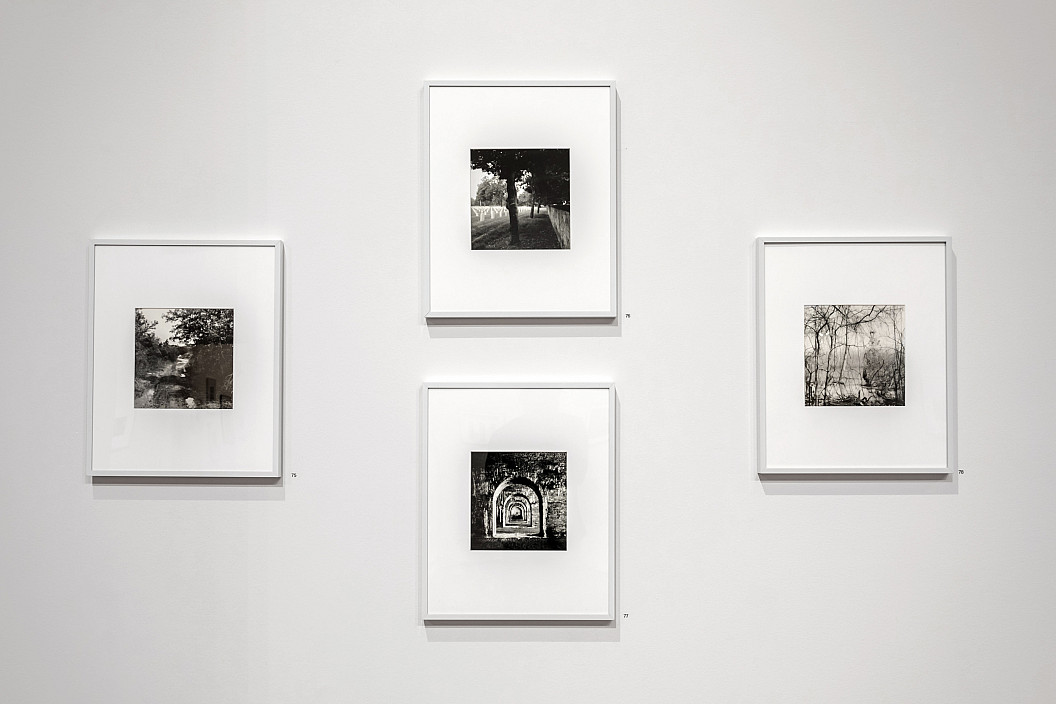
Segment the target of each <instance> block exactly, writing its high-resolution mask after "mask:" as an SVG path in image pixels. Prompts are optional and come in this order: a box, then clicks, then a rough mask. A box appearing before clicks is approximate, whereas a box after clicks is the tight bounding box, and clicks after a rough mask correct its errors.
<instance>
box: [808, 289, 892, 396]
mask: <svg viewBox="0 0 1056 704" xmlns="http://www.w3.org/2000/svg"><path fill="white" fill-rule="evenodd" d="M905 317H906V307H905V306H904V305H808V306H803V365H804V374H803V379H804V398H803V400H804V404H805V405H807V406H905V405H906V347H905Z"/></svg>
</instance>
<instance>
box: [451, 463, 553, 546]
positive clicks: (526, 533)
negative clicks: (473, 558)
mask: <svg viewBox="0 0 1056 704" xmlns="http://www.w3.org/2000/svg"><path fill="white" fill-rule="evenodd" d="M470 454H471V458H470V467H471V475H470V476H471V481H470V487H471V488H470V491H471V492H472V493H471V496H470V532H469V533H470V545H469V547H470V549H471V550H564V549H565V544H566V540H567V485H568V482H567V475H568V471H567V457H566V454H567V453H564V452H472V453H470Z"/></svg>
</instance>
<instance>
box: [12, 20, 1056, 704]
mask: <svg viewBox="0 0 1056 704" xmlns="http://www.w3.org/2000/svg"><path fill="white" fill-rule="evenodd" d="M1054 33H1056V5H1053V4H1052V3H1047V2H1042V1H1041V0H1038V1H1036V2H1008V1H1004V2H998V1H996V0H994V1H991V2H973V3H967V2H953V1H950V2H918V1H909V0H896V1H890V0H889V1H885V2H880V1H871V0H870V1H866V0H859V1H857V2H852V3H844V2H821V1H800V2H781V1H779V0H761V1H753V0H718V1H716V2H692V1H683V2H666V1H664V0H660V1H658V2H632V1H629V0H617V1H615V2H612V1H609V2H576V3H573V2H564V1H561V2H550V1H548V0H544V1H542V2H538V3H534V4H529V5H524V4H521V5H516V4H514V5H505V4H501V3H493V2H440V3H437V2H425V1H415V2H407V3H393V2H385V3H378V2H355V1H351V2H328V3H304V2H293V1H290V0H272V1H265V2H252V1H246V2H229V1H226V0H221V1H218V0H192V1H190V2H162V1H160V0H159V1H155V2H139V1H136V2H133V1H127V2H117V1H112V2H46V1H43V0H24V1H22V0H19V1H15V0H0V244H2V248H0V299H2V300H3V306H2V307H0V369H2V370H3V372H4V375H3V384H2V388H3V396H4V399H3V403H2V405H0V570H2V573H0V700H3V701H5V702H49V703H50V702H77V703H81V702H107V703H117V702H122V703H124V702H137V703H138V702H147V701H149V702H166V703H168V702H173V703H176V702H180V703H182V702H253V703H273V702H274V703H278V702H297V703H299V702H374V701H377V702H405V701H406V702H410V701H425V700H427V699H428V700H429V701H436V702H447V701H458V702H491V701H496V700H508V701H533V700H534V701H556V702H565V701H577V702H613V701H617V702H637V701H674V702H683V701H684V702H760V703H771V702H811V703H815V702H856V703H858V702H957V703H962V702H979V703H984V702H987V703H988V702H1050V701H1053V700H1056V638H1054V636H1053V633H1056V606H1054V599H1053V594H1054V586H1056V584H1054V582H1056V541H1054V540H1053V532H1054V531H1056V511H1054V510H1053V503H1054V501H1056V470H1054V462H1053V459H1054V456H1056V453H1054V452H1053V449H1052V448H1053V446H1052V439H1053V436H1054V430H1053V429H1054V428H1056V410H1054V402H1056V382H1054V375H1053V373H1052V370H1051V368H1050V367H1051V364H1050V362H1051V361H1052V360H1053V357H1054V350H1056V325H1054V324H1053V323H1052V321H1051V320H1050V316H1051V313H1052V311H1053V310H1054V308H1056V284H1054V282H1053V262H1054V260H1056V195H1054V194H1056V42H1053V41H1052V38H1053V36H1054ZM443 79H476V80H489V79H492V80H510V79H523V80H530V79H552V80H574V79H597V80H611V81H613V82H614V83H615V85H616V87H617V90H618V93H619V101H620V102H619V124H620V151H619V156H620V179H619V180H620V207H619V213H620V241H619V243H620V244H619V246H620V317H619V319H618V321H617V324H614V325H593V326H591V325H563V326H557V325H554V326H550V325H534V326H528V325H509V326H491V327H487V326H459V325H453V326H452V325H444V326H427V325H426V324H425V323H424V320H423V310H422V305H421V280H422V277H421V273H422V257H421V235H422V223H423V218H422V210H421V202H422V197H421V186H422V172H421V162H422V156H423V154H422V140H421V99H422V84H423V82H424V81H425V80H443ZM785 232H796V233H801V234H847V235H858V234H877V233H888V234H939V235H948V236H951V237H952V238H953V247H954V252H955V255H956V283H957V286H956V310H957V329H956V345H957V360H956V362H957V365H956V367H957V387H956V401H957V406H956V408H957V431H958V443H957V448H958V464H959V467H960V469H962V470H963V472H964V473H963V475H954V476H951V477H949V478H945V479H935V478H925V479H913V480H901V479H887V480H879V479H877V480H870V479H865V480H862V479H852V478H847V477H837V478H821V479H814V480H811V479H805V478H796V477H792V478H789V479H783V480H770V481H761V480H760V479H759V477H758V476H757V475H756V474H755V472H754V465H753V457H752V448H753V447H754V439H753V420H752V419H753V415H754V402H753V369H754V364H753V357H752V353H753V349H752V331H753V329H754V328H753V305H754V301H753V280H752V277H753V255H754V250H753V244H754V239H755V237H756V236H758V235H761V234H780V233H785ZM120 237H128V238H204V239H209V238H227V239H266V238H277V239H282V240H283V241H284V242H285V245H286V319H285V320H286V346H285V351H286V364H285V372H286V384H285V392H286V398H285V418H286V421H285V443H286V447H285V467H284V471H285V475H284V477H283V479H282V481H281V482H279V483H275V484H269V483H267V482H241V483H238V482H229V483H222V482H220V483H216V482H207V481H202V480H198V481H189V482H186V481H185V482H177V481H172V480H159V479H152V480H141V481H138V482H137V481H129V480H127V479H123V480H102V479H97V480H96V481H95V482H93V481H91V480H90V479H89V478H88V477H87V475H86V408H87V402H86V396H87V391H88V381H87V369H88V367H87V354H86V350H87V334H88V322H87V311H88V303H87V292H88V249H89V242H90V241H91V240H92V239H93V238H120ZM425 380H477V381H487V380H612V381H613V382H615V384H616V388H617V393H618V398H619V447H618V458H619V465H618V487H619V496H618V498H619V503H618V506H619V512H618V525H619V541H618V582H617V610H618V612H619V613H620V615H621V617H620V618H619V619H618V620H617V622H616V623H615V624H613V625H610V626H605V627H589V626H578V627H575V626H574V627H562V628H554V627H520V628H513V627H491V628H488V627H472V628H471V627H450V626H448V627H429V628H427V627H425V626H424V625H423V624H422V622H421V621H420V620H419V614H418V603H419V599H418V577H419V573H418V564H419V563H418V560H419V556H418V542H419V516H418V512H419V504H418V489H419V486H418V477H419V461H418V458H419V433H420V424H419V389H420V385H421V384H422V382H423V381H425ZM624 615H626V616H625V617H624Z"/></svg>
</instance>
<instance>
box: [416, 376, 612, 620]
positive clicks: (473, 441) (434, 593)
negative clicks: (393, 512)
mask: <svg viewBox="0 0 1056 704" xmlns="http://www.w3.org/2000/svg"><path fill="white" fill-rule="evenodd" d="M421 403H422V409H421V411H422V442H421V452H422V455H421V509H422V510H421V582H420V585H421V617H422V619H423V620H424V621H426V622H430V621H598V622H605V621H612V620H613V619H614V618H615V574H616V552H615V536H616V485H615V465H616V438H615V433H616V416H615V403H616V391H615V387H614V386H613V385H612V384H608V383H565V384H542V383H525V384H501V383H497V384H483V383H436V382H433V383H426V384H425V385H424V386H423V387H422V392H421ZM484 453H490V455H489V457H490V456H494V455H497V456H498V457H499V461H498V462H497V463H496V464H497V465H499V466H498V469H497V470H496V471H494V472H492V473H490V474H488V472H487V465H486V462H485V460H483V459H479V455H480V454H484ZM554 454H560V455H561V456H562V460H561V461H562V462H564V461H565V460H566V459H567V464H566V465H565V467H566V469H567V474H566V479H565V481H566V482H567V484H566V485H565V486H567V493H566V495H565V496H566V498H567V503H566V504H565V508H564V509H559V511H558V512H559V514H560V511H562V510H563V511H564V513H563V520H564V521H565V526H566V527H567V536H566V539H567V544H566V545H564V546H561V547H559V548H558V549H556V550H553V549H546V548H539V549H536V548H533V547H531V546H529V547H528V548H526V549H525V548H523V546H518V549H505V548H506V546H501V545H499V544H498V543H500V542H502V540H508V542H518V541H519V540H521V538H518V537H516V536H508V537H507V538H500V537H499V536H497V535H493V536H491V538H492V539H491V545H490V546H485V547H483V549H478V548H476V547H472V542H473V539H472V538H471V534H474V533H476V534H481V533H486V532H487V531H486V529H482V530H474V527H473V526H472V525H471V523H472V522H474V521H478V520H479V522H481V523H483V524H485V525H487V524H490V525H495V517H494V514H492V516H491V520H490V521H487V520H485V519H486V516H484V515H483V514H482V515H480V516H478V515H476V514H477V511H476V510H475V507H476V506H477V504H474V498H473V496H480V495H481V491H480V489H481V487H479V486H477V485H476V483H475V482H476V481H477V478H478V476H479V475H480V474H481V473H482V472H483V473H484V474H487V479H488V480H490V481H491V482H492V483H495V484H496V487H495V491H496V494H497V492H499V491H501V490H502V487H503V486H505V484H508V483H509V481H518V480H519V479H520V478H523V477H527V476H529V475H527V474H522V473H521V472H522V471H523V470H521V469H516V470H515V469H512V468H511V467H512V465H514V464H516V462H518V461H519V460H522V459H523V460H524V462H525V463H527V464H528V465H530V464H531V463H532V462H534V461H538V459H539V458H540V456H541V455H545V456H547V457H550V456H552V455H554ZM510 455H515V457H514V458H512V460H511V459H510V457H509V456H510ZM522 455H523V456H524V457H521V456H522ZM478 462H479V464H477V463H478ZM507 463H509V464H510V466H507ZM521 466H522V467H523V466H524V465H521ZM480 467H485V469H484V470H481V469H480ZM537 479H538V475H537ZM524 483H531V482H530V481H529V482H524ZM540 486H542V484H540ZM483 488H484V489H485V490H486V491H485V492H484V497H485V500H486V498H487V496H488V495H489V494H488V492H490V491H491V488H492V487H491V485H490V484H488V485H487V486H485V487H483ZM493 500H494V499H493ZM541 501H545V497H543V498H542V499H541ZM494 505H495V504H492V506H494ZM552 507H553V504H552V503H551V508H552ZM493 510H494V509H493ZM539 532H540V533H541V532H542V531H541V530H540V531H539ZM559 532H560V531H559ZM533 539H539V540H541V539H540V538H531V537H529V538H524V540H526V541H527V540H533Z"/></svg>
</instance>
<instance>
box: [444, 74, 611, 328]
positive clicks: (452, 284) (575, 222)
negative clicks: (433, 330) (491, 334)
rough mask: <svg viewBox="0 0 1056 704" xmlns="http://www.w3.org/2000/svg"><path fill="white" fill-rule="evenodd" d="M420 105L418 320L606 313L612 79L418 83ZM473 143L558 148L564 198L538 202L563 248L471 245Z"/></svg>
mask: <svg viewBox="0 0 1056 704" xmlns="http://www.w3.org/2000/svg"><path fill="white" fill-rule="evenodd" d="M423 105H424V117H423V123H424V137H423V140H424V144H425V149H424V155H425V163H424V172H425V179H424V186H425V193H424V197H423V203H424V208H425V213H424V215H423V217H424V221H425V237H424V252H423V259H424V278H425V281H424V285H423V297H424V301H423V308H424V311H425V317H426V320H427V321H429V320H440V319H462V318H469V319H480V320H486V319H517V318H522V319H524V318H527V319H535V318H550V319H554V318H569V319H580V320H583V319H591V318H594V319H601V320H611V319H613V318H615V317H616V310H617V263H616V259H617V244H616V239H617V208H616V203H617V167H616V160H617V124H616V89H615V87H614V86H613V84H612V83H608V82H534V83H533V82H504V83H488V82H460V81H430V82H427V83H426V84H425V88H424V98H423ZM476 150H489V151H505V152H509V151H512V150H525V151H528V152H543V151H548V150H549V151H558V150H562V151H564V152H565V153H566V156H565V158H566V159H567V161H566V163H567V165H568V170H567V173H566V179H567V183H566V184H565V186H566V193H567V197H568V203H567V205H555V206H553V207H547V218H548V219H549V220H550V221H551V222H553V224H554V230H555V231H562V232H563V234H560V236H559V239H560V240H561V241H562V242H563V243H564V245H567V246H564V245H561V246H557V245H555V246H556V247H557V248H539V249H533V248H530V246H529V245H528V244H525V243H522V245H523V248H522V247H520V246H518V247H511V246H510V245H509V244H508V242H507V243H506V244H498V245H496V246H498V247H499V249H494V250H490V251H484V249H480V248H476V247H478V245H479V242H478V239H479V238H476V237H475V236H474V235H473V234H472V233H471V230H472V229H473V227H474V225H473V223H472V220H473V218H474V217H475V216H476V215H477V213H476V211H474V210H473V207H474V206H473V205H472V204H471V202H470V200H471V198H470V192H471V191H473V189H474V186H476V185H479V184H478V183H475V179H477V178H480V177H481V175H482V174H483V172H482V171H473V169H472V168H471V164H470V160H471V153H473V152H475V151H476ZM522 173H523V172H522ZM474 202H476V201H474ZM563 208H564V209H565V212H564V214H563V215H562V213H560V212H559V210H560V209H563ZM478 210H479V208H478ZM500 210H502V209H501V208H500ZM520 210H527V211H528V212H529V213H530V209H529V208H528V206H525V208H522V209H520ZM502 212H506V213H507V215H505V216H504V217H505V218H506V221H507V223H508V222H509V215H508V209H507V210H502ZM525 217H526V215H522V216H521V220H522V221H523V222H527V220H524V218H525ZM538 222H542V221H538ZM545 224H546V223H545V222H544V223H543V225H545ZM497 241H498V240H496V242H497ZM480 246H481V247H484V246H485V245H480ZM486 246H487V247H488V248H490V247H491V246H492V245H491V244H489V245H486ZM475 248H476V249H475Z"/></svg>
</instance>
